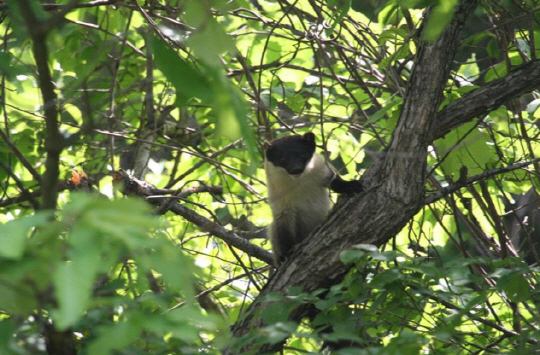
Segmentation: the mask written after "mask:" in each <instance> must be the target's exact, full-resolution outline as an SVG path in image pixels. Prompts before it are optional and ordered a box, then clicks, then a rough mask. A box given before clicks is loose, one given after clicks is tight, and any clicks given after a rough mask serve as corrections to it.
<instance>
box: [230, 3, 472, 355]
mask: <svg viewBox="0 0 540 355" xmlns="http://www.w3.org/2000/svg"><path fill="white" fill-rule="evenodd" d="M476 6H477V1H476V0H462V1H460V4H459V6H458V7H457V8H456V12H455V16H454V19H453V21H452V23H451V24H450V25H448V26H447V28H446V29H445V30H444V31H443V33H442V34H441V36H440V37H439V39H438V40H437V41H436V42H434V43H426V42H424V43H422V44H421V46H420V48H419V52H418V55H417V59H416V61H415V65H414V68H413V73H412V75H411V80H410V83H409V89H408V91H407V95H406V97H405V101H404V105H403V109H402V112H401V116H400V119H399V122H398V125H397V127H396V129H395V131H394V135H393V138H392V141H391V143H390V145H389V148H388V150H387V152H386V154H385V156H384V157H382V159H380V160H379V161H377V162H375V163H374V164H373V165H372V166H371V167H370V168H369V169H368V171H367V172H366V174H365V175H364V179H363V181H364V182H365V184H366V187H367V191H366V193H363V194H361V195H357V196H355V197H354V198H347V199H342V200H341V201H339V202H338V204H337V206H336V208H335V209H334V210H333V212H332V214H331V215H330V217H329V218H328V220H327V222H326V223H325V224H324V225H323V226H322V227H321V228H319V229H318V230H316V231H315V233H314V234H313V235H312V236H311V237H310V238H308V240H306V241H305V242H304V243H303V244H302V245H301V246H300V247H299V248H296V250H295V252H294V253H293V255H292V256H291V257H290V258H289V260H287V261H286V262H285V263H284V264H283V265H281V266H280V268H279V269H278V270H277V272H276V273H275V274H274V276H273V278H272V279H271V280H270V281H269V283H268V284H267V285H266V287H265V289H264V290H263V292H261V294H260V295H259V297H258V298H257V300H256V301H255V302H254V303H253V304H252V305H251V307H250V308H249V309H248V311H247V312H246V314H245V316H244V317H241V318H242V320H241V321H239V322H238V323H236V324H235V325H234V326H233V328H232V330H233V334H234V336H235V337H242V336H244V335H246V334H248V333H249V332H251V331H252V328H259V327H262V326H264V323H263V321H262V320H261V317H259V316H258V315H259V314H260V312H261V311H262V310H263V309H264V308H265V307H266V304H265V303H263V302H262V301H261V299H262V298H263V297H264V296H265V295H267V294H269V293H272V292H279V293H284V292H286V289H287V288H288V287H290V286H300V287H302V288H303V289H304V290H305V291H306V292H310V291H313V290H316V289H320V288H327V287H329V286H331V285H333V284H335V283H337V282H339V281H340V280H341V279H342V278H343V276H344V275H345V274H346V272H347V269H346V267H345V266H344V265H343V264H342V263H341V262H340V260H339V254H340V253H341V252H342V251H344V250H347V249H350V248H351V247H352V246H353V245H355V244H359V243H370V244H375V245H377V246H379V245H382V244H383V243H385V242H386V241H388V240H389V239H390V238H392V237H393V236H394V235H395V234H396V233H397V232H399V230H401V229H402V228H403V226H405V224H406V223H407V221H409V220H410V219H411V218H412V217H413V216H414V214H415V213H417V211H418V210H419V208H420V207H421V206H422V204H423V200H424V185H425V171H426V156H427V147H428V145H429V144H430V143H431V141H430V137H431V136H430V130H431V126H432V122H433V121H434V118H435V117H436V114H437V109H438V107H439V103H440V102H441V99H442V97H443V96H442V95H443V89H444V86H445V84H446V80H447V78H448V75H449V73H450V64H451V62H452V59H453V56H454V52H455V49H456V47H457V43H458V36H459V33H460V31H461V28H462V27H463V24H464V22H465V19H466V17H467V15H468V14H470V13H472V12H473V11H474V8H475V7H476ZM306 311H307V310H298V311H297V312H296V313H295V314H293V315H292V316H291V317H292V319H293V320H296V321H298V320H299V319H301V318H302V317H303V316H306V315H307V313H306ZM281 346H282V344H277V345H269V346H268V347H265V348H263V349H261V350H260V352H261V353H264V352H273V351H277V350H279V348H280V347H281ZM249 350H250V349H249V346H247V347H246V349H243V350H242V351H249ZM232 353H233V352H232V351H231V350H228V352H226V354H232Z"/></svg>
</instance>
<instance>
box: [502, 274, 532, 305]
mask: <svg viewBox="0 0 540 355" xmlns="http://www.w3.org/2000/svg"><path fill="white" fill-rule="evenodd" d="M497 288H498V289H499V290H502V291H504V293H505V294H506V296H507V297H508V298H509V299H510V300H511V301H512V302H523V301H525V300H527V299H528V298H529V296H530V293H531V289H530V286H529V282H528V281H527V279H526V278H525V276H523V275H522V274H518V273H516V272H508V273H505V274H504V275H503V276H502V277H500V278H499V279H498V280H497Z"/></svg>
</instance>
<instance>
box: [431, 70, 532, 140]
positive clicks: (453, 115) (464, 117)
mask: <svg viewBox="0 0 540 355" xmlns="http://www.w3.org/2000/svg"><path fill="white" fill-rule="evenodd" d="M539 86H540V60H535V61H532V62H529V63H527V64H525V65H522V66H520V67H518V68H516V69H514V70H513V71H512V72H511V73H509V74H508V75H506V76H505V77H503V78H500V79H497V80H493V81H492V82H489V83H487V84H486V85H484V86H482V87H481V88H478V89H476V90H474V91H471V92H469V93H467V94H466V95H464V96H463V97H461V98H460V99H458V100H456V101H454V102H452V103H450V104H448V105H447V106H445V107H444V108H443V109H442V110H441V111H440V112H439V113H438V114H437V119H436V123H435V124H434V125H433V128H432V131H431V139H432V140H435V139H438V138H441V137H443V136H444V135H445V134H447V133H448V132H450V131H451V130H452V129H454V128H456V127H458V126H460V125H462V124H464V123H466V122H469V121H471V120H473V119H475V118H477V117H478V118H479V119H483V118H484V117H485V116H486V115H487V114H488V113H489V112H490V111H492V110H494V109H496V108H498V107H499V106H501V105H504V103H505V102H507V101H508V100H510V99H513V98H515V97H518V96H519V95H521V94H524V93H526V92H529V91H532V90H534V89H538V88H539Z"/></svg>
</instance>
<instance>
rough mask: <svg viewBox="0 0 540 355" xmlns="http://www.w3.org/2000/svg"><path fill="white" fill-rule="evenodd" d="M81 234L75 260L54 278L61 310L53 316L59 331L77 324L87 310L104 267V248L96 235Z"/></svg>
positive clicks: (88, 232) (75, 249)
mask: <svg viewBox="0 0 540 355" xmlns="http://www.w3.org/2000/svg"><path fill="white" fill-rule="evenodd" d="M78 234H79V236H78V238H77V239H79V242H78V245H76V246H74V249H73V250H72V251H71V253H70V254H71V256H72V260H71V261H67V262H65V263H63V264H61V265H60V266H59V267H58V270H57V271H56V273H55V275H54V285H55V291H56V297H57V299H58V309H57V310H56V311H55V312H54V313H53V316H54V319H55V320H56V327H57V328H58V329H66V328H67V327H69V326H72V325H73V324H75V323H76V322H77V321H78V319H79V318H80V317H81V316H82V314H83V312H84V311H85V310H86V309H87V307H88V304H89V303H90V296H91V293H92V286H93V284H94V281H95V279H96V275H97V272H98V270H99V268H100V267H99V266H100V263H101V258H100V255H101V248H100V246H101V245H100V243H96V240H95V239H94V237H95V234H94V233H93V232H91V231H88V230H79V231H78ZM83 235H84V236H83Z"/></svg>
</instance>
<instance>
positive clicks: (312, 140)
mask: <svg viewBox="0 0 540 355" xmlns="http://www.w3.org/2000/svg"><path fill="white" fill-rule="evenodd" d="M302 139H303V140H305V141H306V142H309V143H315V135H314V134H313V132H308V133H304V135H303V136H302Z"/></svg>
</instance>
